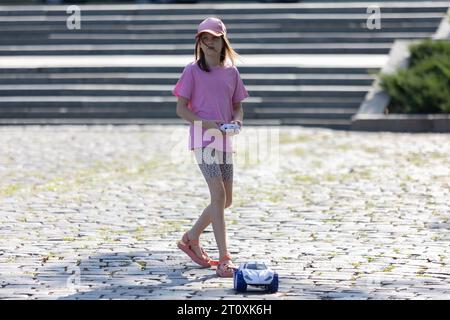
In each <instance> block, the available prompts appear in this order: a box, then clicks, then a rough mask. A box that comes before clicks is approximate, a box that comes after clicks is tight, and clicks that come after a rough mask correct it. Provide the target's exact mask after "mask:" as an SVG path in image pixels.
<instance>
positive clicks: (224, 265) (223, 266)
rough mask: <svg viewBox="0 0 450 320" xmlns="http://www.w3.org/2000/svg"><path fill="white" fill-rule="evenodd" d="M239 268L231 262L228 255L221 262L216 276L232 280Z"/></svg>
mask: <svg viewBox="0 0 450 320" xmlns="http://www.w3.org/2000/svg"><path fill="white" fill-rule="evenodd" d="M237 268H238V267H237V266H236V265H235V264H233V262H231V257H230V254H229V253H227V254H226V255H225V256H224V257H222V259H220V261H219V265H218V266H217V269H216V274H217V275H218V276H219V277H223V278H232V277H233V274H234V270H236V269H237Z"/></svg>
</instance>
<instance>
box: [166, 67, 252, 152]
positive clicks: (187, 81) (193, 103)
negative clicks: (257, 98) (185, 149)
mask: <svg viewBox="0 0 450 320" xmlns="http://www.w3.org/2000/svg"><path fill="white" fill-rule="evenodd" d="M172 93H173V95H175V96H177V97H178V96H182V97H184V98H186V99H188V100H189V104H188V108H189V109H190V110H191V111H192V112H193V113H194V114H196V115H197V116H198V117H200V118H201V119H204V120H218V121H223V122H224V123H230V121H231V120H232V119H233V103H237V102H240V101H242V100H244V99H245V98H247V97H248V96H249V95H248V93H247V90H246V89H245V87H244V83H243V82H242V79H241V77H240V75H239V71H238V69H237V68H236V67H235V66H232V65H231V64H228V65H226V66H224V67H221V66H216V67H211V68H210V72H205V71H203V70H201V69H200V67H199V66H198V64H197V63H196V62H195V61H194V62H191V63H189V64H188V65H187V66H186V67H185V68H184V71H183V74H182V75H181V77H180V79H179V80H178V82H177V84H176V85H175V88H174V89H173V90H172ZM189 132H190V134H189V149H191V150H193V149H195V148H200V147H206V146H208V147H211V148H215V149H217V150H220V151H225V152H232V151H233V147H232V144H231V138H230V137H229V136H226V135H223V134H219V135H217V134H214V132H213V131H212V130H209V131H208V129H205V128H202V127H200V126H194V124H191V125H190V128H189Z"/></svg>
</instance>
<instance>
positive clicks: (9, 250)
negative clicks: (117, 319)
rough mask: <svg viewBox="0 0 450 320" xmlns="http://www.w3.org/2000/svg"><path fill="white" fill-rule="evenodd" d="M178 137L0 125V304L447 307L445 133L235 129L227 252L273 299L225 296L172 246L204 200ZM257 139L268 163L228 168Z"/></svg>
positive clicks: (177, 132)
mask: <svg viewBox="0 0 450 320" xmlns="http://www.w3.org/2000/svg"><path fill="white" fill-rule="evenodd" d="M187 130H188V129H187V127H186V126H158V125H155V126H133V125H130V126H119V127H114V126H15V127H0V299H180V300H181V299H186V298H189V299H268V300H271V299H305V300H309V299H449V298H450V284H449V283H450V268H449V263H450V249H449V248H450V247H449V240H450V205H449V204H448V199H449V198H450V166H449V165H448V164H449V163H450V143H449V141H450V135H448V134H414V135H413V134H393V133H362V132H345V131H332V130H328V129H307V128H301V127H270V128H264V127H250V126H248V127H245V128H244V130H243V131H242V134H241V135H239V136H238V137H236V138H235V143H236V146H237V148H236V149H237V153H236V154H235V163H236V164H235V178H234V181H235V183H234V194H233V205H232V206H231V207H230V208H229V209H226V210H225V213H226V221H227V228H228V230H229V234H228V236H229V244H230V251H231V253H232V254H233V256H234V257H235V261H236V262H237V263H240V262H245V261H247V260H253V259H261V260H266V261H267V262H269V263H270V264H271V265H272V267H273V268H274V269H276V270H277V271H278V272H279V274H280V289H279V292H277V293H276V294H266V293H264V292H261V291H260V290H259V291H258V290H253V291H251V292H248V293H244V294H236V293H235V292H234V291H233V290H232V280H231V279H220V278H217V277H216V276H215V271H214V270H213V269H203V268H198V267H197V266H196V265H195V264H194V263H192V262H191V261H189V259H188V258H187V257H186V256H185V255H184V254H183V253H181V252H180V251H179V250H178V249H177V248H176V245H175V242H176V240H178V239H179V238H180V237H181V235H182V234H183V232H184V231H186V229H187V228H188V226H189V225H191V224H192V223H193V222H194V221H195V219H196V217H197V216H198V215H199V214H200V213H201V211H202V210H203V208H204V207H205V206H206V205H207V204H208V201H209V198H208V197H209V191H208V189H207V185H206V183H205V182H204V180H203V177H202V176H201V173H200V171H199V170H198V168H197V166H196V165H195V163H194V162H193V161H190V160H193V158H192V157H191V154H190V153H189V151H188V150H187V145H186V143H187V138H186V136H185V135H186V134H187ZM268 130H269V131H270V130H273V131H272V132H275V133H276V135H277V137H278V141H279V145H278V149H274V151H273V152H272V154H271V155H272V156H273V155H274V154H276V152H279V153H278V154H279V158H278V159H276V158H271V157H261V158H260V159H258V161H256V162H253V163H249V162H248V161H247V162H245V161H243V160H242V158H243V157H244V158H245V155H246V152H245V150H246V148H244V147H243V146H244V145H245V143H244V142H245V139H246V137H247V138H248V137H249V136H251V135H255V134H256V135H258V134H263V133H264V131H268ZM239 139H241V140H239ZM174 150H181V151H180V152H181V156H180V157H179V158H174V157H173V154H174ZM267 158H269V160H270V161H269V160H267ZM274 159H275V160H278V161H274ZM202 243H203V244H204V247H205V249H206V250H207V251H208V252H209V253H210V254H211V255H212V256H213V257H215V258H217V250H216V248H215V241H214V236H213V233H212V230H211V228H208V229H207V230H206V232H205V234H204V235H203V236H202Z"/></svg>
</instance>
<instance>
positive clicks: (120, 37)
mask: <svg viewBox="0 0 450 320" xmlns="http://www.w3.org/2000/svg"><path fill="white" fill-rule="evenodd" d="M432 35H433V33H432V32H405V33H401V32H396V33H374V34H371V33H369V32H367V33H356V34H349V33H323V34H319V33H300V32H297V33H282V34H280V33H272V34H266V33H265V34H253V35H251V36H250V37H248V36H244V35H238V36H235V37H233V39H232V40H231V41H232V42H233V46H235V45H236V44H239V43H242V44H246V43H253V44H258V43H266V44H267V43H290V42H296V43H322V42H327V43H332V42H338V41H342V42H344V43H369V42H378V43H393V42H394V41H395V40H396V39H425V38H430V37H431V36H432ZM192 43H193V39H192V37H191V36H188V35H186V36H183V35H169V36H167V35H133V34H115V35H101V34H91V35H77V34H51V35H41V36H29V35H27V36H26V37H24V36H22V37H4V36H3V37H2V38H0V45H105V44H108V45H114V44H121V45H123V44H131V45H138V44H161V45H168V44H174V45H178V44H192Z"/></svg>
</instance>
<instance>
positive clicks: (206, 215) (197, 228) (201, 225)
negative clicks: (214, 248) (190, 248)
mask: <svg viewBox="0 0 450 320" xmlns="http://www.w3.org/2000/svg"><path fill="white" fill-rule="evenodd" d="M223 184H224V188H225V206H224V208H228V207H230V206H231V201H232V190H233V180H227V181H223ZM210 192H211V188H210ZM212 210H213V207H212V202H211V204H209V205H208V206H207V207H206V208H205V209H204V210H203V213H202V214H201V216H200V217H199V218H198V220H197V221H196V223H195V224H194V226H193V227H192V229H191V230H189V232H188V237H189V239H199V238H200V235H201V234H202V232H203V231H204V230H205V229H206V228H207V227H208V226H209V224H210V223H211V222H212V219H211V215H212ZM194 250H198V252H195V253H196V254H197V255H199V256H201V252H200V249H198V248H197V247H195V248H194Z"/></svg>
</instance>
